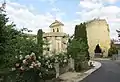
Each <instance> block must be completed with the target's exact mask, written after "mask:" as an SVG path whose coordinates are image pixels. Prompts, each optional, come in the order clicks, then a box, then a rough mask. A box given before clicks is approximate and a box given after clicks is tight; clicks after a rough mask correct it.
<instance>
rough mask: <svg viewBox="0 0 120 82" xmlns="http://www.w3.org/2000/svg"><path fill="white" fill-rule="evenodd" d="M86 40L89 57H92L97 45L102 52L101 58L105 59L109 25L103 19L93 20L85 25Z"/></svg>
mask: <svg viewBox="0 0 120 82" xmlns="http://www.w3.org/2000/svg"><path fill="white" fill-rule="evenodd" d="M86 27H87V28H86V30H87V39H88V45H89V53H90V56H92V57H94V50H95V47H96V45H97V44H99V46H100V47H101V49H102V51H104V53H103V56H104V57H107V55H108V49H109V48H110V43H111V40H110V33H109V32H110V31H109V25H108V24H107V22H106V20H105V19H94V20H91V21H88V22H87V23H86Z"/></svg>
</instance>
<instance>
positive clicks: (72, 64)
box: [55, 58, 74, 78]
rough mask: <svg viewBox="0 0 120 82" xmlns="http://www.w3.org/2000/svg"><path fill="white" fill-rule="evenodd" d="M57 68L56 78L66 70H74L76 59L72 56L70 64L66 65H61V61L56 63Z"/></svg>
mask: <svg viewBox="0 0 120 82" xmlns="http://www.w3.org/2000/svg"><path fill="white" fill-rule="evenodd" d="M55 70H56V78H57V77H59V76H60V75H61V74H63V73H65V72H68V71H73V70H74V60H73V59H72V58H70V59H69V61H68V64H67V65H65V66H64V67H60V65H59V63H55Z"/></svg>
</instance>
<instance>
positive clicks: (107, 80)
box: [81, 60, 120, 82]
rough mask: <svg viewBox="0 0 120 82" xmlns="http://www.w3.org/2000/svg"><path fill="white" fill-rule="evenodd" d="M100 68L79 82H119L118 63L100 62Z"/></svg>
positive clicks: (119, 63)
mask: <svg viewBox="0 0 120 82" xmlns="http://www.w3.org/2000/svg"><path fill="white" fill-rule="evenodd" d="M100 62H101V63H102V67H101V68H100V69H98V70H97V71H95V72H94V73H92V74H91V75H90V76H88V77H87V78H85V79H84V80H83V81H81V82H120V61H112V60H102V61H100Z"/></svg>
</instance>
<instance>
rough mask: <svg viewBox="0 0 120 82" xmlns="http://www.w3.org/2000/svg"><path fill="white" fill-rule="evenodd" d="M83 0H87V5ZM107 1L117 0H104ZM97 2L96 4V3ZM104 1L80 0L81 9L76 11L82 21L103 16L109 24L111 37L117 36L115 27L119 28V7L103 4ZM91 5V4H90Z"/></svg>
mask: <svg viewBox="0 0 120 82" xmlns="http://www.w3.org/2000/svg"><path fill="white" fill-rule="evenodd" d="M85 2H89V4H88V5H87V6H85ZM106 2H107V3H110V2H114V3H115V2H117V0H106ZM96 4H98V5H96ZM105 4H106V3H105V1H103V0H84V1H80V4H79V5H81V8H82V9H81V10H82V11H78V12H76V14H78V15H79V16H80V18H81V19H79V20H82V21H87V20H91V19H94V18H98V17H99V18H104V19H106V20H107V22H108V24H109V26H110V35H111V38H117V32H116V29H119V28H120V24H119V22H120V15H119V14H120V7H118V6H115V5H107V6H105ZM91 5H92V6H91Z"/></svg>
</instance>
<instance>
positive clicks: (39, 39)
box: [37, 29, 43, 54]
mask: <svg viewBox="0 0 120 82" xmlns="http://www.w3.org/2000/svg"><path fill="white" fill-rule="evenodd" d="M37 44H38V46H39V52H40V53H41V54H43V31H42V29H39V30H38V33H37Z"/></svg>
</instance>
